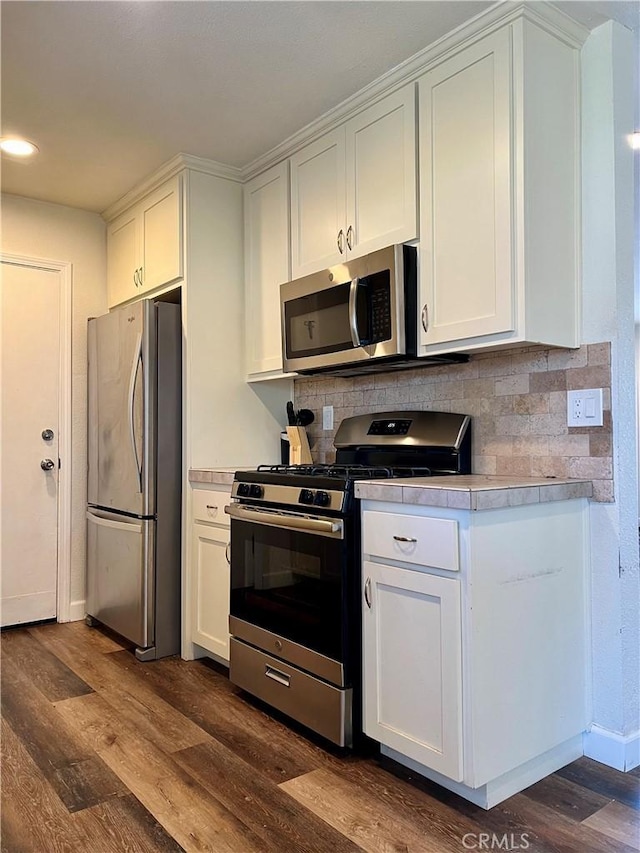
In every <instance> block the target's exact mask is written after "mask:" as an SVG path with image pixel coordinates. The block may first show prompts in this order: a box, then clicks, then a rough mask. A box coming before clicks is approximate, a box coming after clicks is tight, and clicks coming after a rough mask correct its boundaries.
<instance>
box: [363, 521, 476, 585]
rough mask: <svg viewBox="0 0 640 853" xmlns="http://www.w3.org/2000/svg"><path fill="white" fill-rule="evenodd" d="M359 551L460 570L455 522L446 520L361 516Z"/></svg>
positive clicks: (436, 567)
mask: <svg viewBox="0 0 640 853" xmlns="http://www.w3.org/2000/svg"><path fill="white" fill-rule="evenodd" d="M363 548H364V551H365V553H366V554H370V555H375V556H376V557H384V558H386V559H391V560H401V561H402V562H404V563H418V564H420V565H422V566H429V567H431V568H434V569H448V570H449V571H452V572H457V571H458V570H459V569H460V560H459V553H458V522H457V521H455V520H453V519H450V518H423V517H421V516H416V515H394V514H393V513H386V512H365V513H364V514H363Z"/></svg>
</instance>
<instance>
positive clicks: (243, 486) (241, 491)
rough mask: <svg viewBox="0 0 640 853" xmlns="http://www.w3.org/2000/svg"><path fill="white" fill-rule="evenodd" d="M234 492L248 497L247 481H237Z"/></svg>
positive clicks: (242, 496)
mask: <svg viewBox="0 0 640 853" xmlns="http://www.w3.org/2000/svg"><path fill="white" fill-rule="evenodd" d="M236 494H237V495H239V496H240V497H241V498H247V497H249V483H238V488H237V490H236Z"/></svg>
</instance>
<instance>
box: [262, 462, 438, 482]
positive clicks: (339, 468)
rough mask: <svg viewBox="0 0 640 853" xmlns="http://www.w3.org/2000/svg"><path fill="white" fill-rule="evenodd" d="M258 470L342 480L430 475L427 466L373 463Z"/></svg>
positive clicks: (264, 466)
mask: <svg viewBox="0 0 640 853" xmlns="http://www.w3.org/2000/svg"><path fill="white" fill-rule="evenodd" d="M258 471H267V472H269V473H273V474H285V475H287V476H288V475H291V476H304V477H335V478H336V479H341V480H389V479H393V478H397V477H430V476H431V470H430V469H429V468H425V467H418V468H414V467H410V466H404V465H402V466H392V467H380V466H371V465H338V464H334V465H260V466H258Z"/></svg>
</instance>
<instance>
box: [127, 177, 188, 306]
mask: <svg viewBox="0 0 640 853" xmlns="http://www.w3.org/2000/svg"><path fill="white" fill-rule="evenodd" d="M138 211H139V216H140V218H141V237H142V257H141V261H140V266H141V267H142V288H141V289H142V290H143V291H148V290H153V289H154V288H156V287H160V286H161V285H164V284H170V283H171V282H172V281H176V280H177V279H179V278H182V193H181V192H180V176H179V175H176V177H174V178H171V179H170V180H168V181H167V182H166V183H164V184H163V185H162V186H161V187H158V189H157V190H154V191H153V192H152V193H150V194H149V195H148V196H147V198H145V199H144V201H142V202H141V203H140V205H139V206H138Z"/></svg>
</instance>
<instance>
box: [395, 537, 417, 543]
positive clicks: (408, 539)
mask: <svg viewBox="0 0 640 853" xmlns="http://www.w3.org/2000/svg"><path fill="white" fill-rule="evenodd" d="M393 538H394V539H395V540H396V542H417V541H418V540H417V539H414V538H413V537H412V536H394V537H393Z"/></svg>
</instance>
